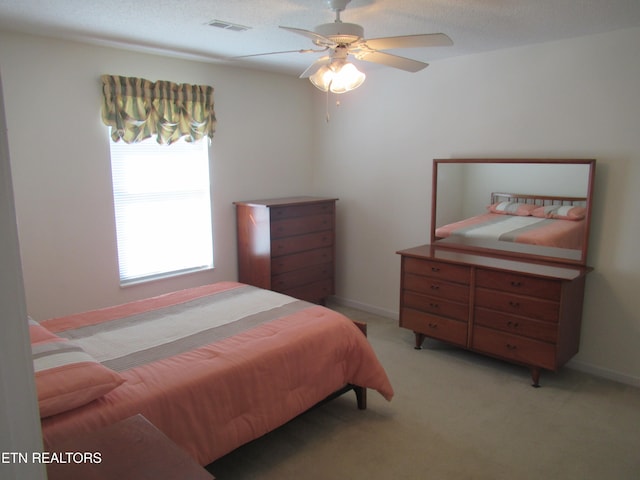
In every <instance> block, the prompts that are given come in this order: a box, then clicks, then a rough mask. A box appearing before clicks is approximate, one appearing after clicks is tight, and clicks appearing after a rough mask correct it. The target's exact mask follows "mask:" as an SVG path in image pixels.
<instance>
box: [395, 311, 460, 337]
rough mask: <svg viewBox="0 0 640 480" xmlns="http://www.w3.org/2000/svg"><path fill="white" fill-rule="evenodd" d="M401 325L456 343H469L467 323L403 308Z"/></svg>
mask: <svg viewBox="0 0 640 480" xmlns="http://www.w3.org/2000/svg"><path fill="white" fill-rule="evenodd" d="M400 326H401V327H403V328H408V329H409V330H413V331H414V332H418V333H422V334H424V335H427V336H428V337H432V338H437V339H438V340H443V341H445V342H449V343H454V344H456V345H461V346H463V347H464V346H466V345H467V323H466V322H459V321H457V320H451V319H448V318H443V317H439V316H437V315H430V314H428V313H425V312H420V311H418V310H413V309H412V308H406V307H404V308H402V310H401V311H400Z"/></svg>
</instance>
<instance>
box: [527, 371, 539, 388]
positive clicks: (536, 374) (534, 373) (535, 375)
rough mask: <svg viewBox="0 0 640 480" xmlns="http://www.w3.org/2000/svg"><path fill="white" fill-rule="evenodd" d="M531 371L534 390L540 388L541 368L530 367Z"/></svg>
mask: <svg viewBox="0 0 640 480" xmlns="http://www.w3.org/2000/svg"><path fill="white" fill-rule="evenodd" d="M529 370H530V371H531V380H533V383H532V384H531V386H532V387H534V388H540V368H538V367H529Z"/></svg>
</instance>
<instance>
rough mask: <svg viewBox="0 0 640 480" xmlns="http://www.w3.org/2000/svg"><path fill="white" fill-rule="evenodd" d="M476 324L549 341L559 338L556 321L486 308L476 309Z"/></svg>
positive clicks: (553, 341) (552, 341)
mask: <svg viewBox="0 0 640 480" xmlns="http://www.w3.org/2000/svg"><path fill="white" fill-rule="evenodd" d="M474 325H482V326H485V327H489V328H493V329H495V330H501V331H503V332H507V333H513V334H515V335H522V336H525V337H529V338H533V339H536V340H540V341H543V342H548V343H555V342H556V341H557V339H558V325H557V324H556V323H552V322H541V321H538V320H529V319H527V318H525V317H517V316H515V315H509V314H506V313H502V312H497V311H495V310H487V309H484V308H476V309H475V312H474Z"/></svg>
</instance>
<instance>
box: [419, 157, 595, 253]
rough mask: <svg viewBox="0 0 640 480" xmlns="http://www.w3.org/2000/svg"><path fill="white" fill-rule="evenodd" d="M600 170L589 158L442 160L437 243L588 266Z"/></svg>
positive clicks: (435, 211) (435, 208) (437, 165)
mask: <svg viewBox="0 0 640 480" xmlns="http://www.w3.org/2000/svg"><path fill="white" fill-rule="evenodd" d="M594 175H595V160H586V159H585V160H583V159H569V160H567V159H436V160H434V161H433V196H432V204H431V208H432V212H431V219H432V220H431V244H432V245H437V246H442V247H450V248H456V249H463V250H473V251H484V252H487V253H499V254H501V255H509V256H514V257H520V258H528V259H541V260H546V261H555V262H563V263H572V264H577V265H585V263H586V258H587V247H588V238H589V224H590V219H591V210H592V208H591V205H592V201H593V180H594ZM558 220H562V221H558Z"/></svg>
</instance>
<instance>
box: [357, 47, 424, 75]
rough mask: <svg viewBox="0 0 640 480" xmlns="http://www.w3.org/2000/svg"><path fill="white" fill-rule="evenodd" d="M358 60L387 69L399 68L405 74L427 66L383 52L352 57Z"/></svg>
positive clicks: (365, 53) (364, 53)
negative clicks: (384, 66) (377, 64)
mask: <svg viewBox="0 0 640 480" xmlns="http://www.w3.org/2000/svg"><path fill="white" fill-rule="evenodd" d="M354 56H355V57H356V58H357V59H358V60H364V61H365V62H373V63H380V64H382V65H386V66H387V67H393V68H399V69H400V70H405V71H407V72H413V73H415V72H419V71H420V70H422V69H423V68H426V67H428V66H429V64H428V63H424V62H420V61H418V60H412V59H410V58H404V57H399V56H398V55H391V54H390V53H385V52H360V53H357V54H355V55H354Z"/></svg>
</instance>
